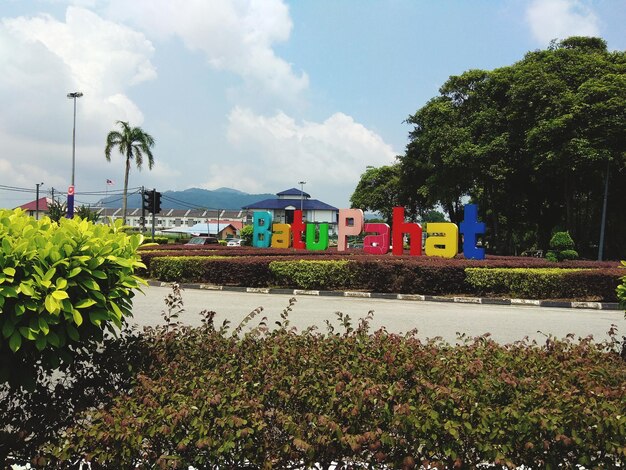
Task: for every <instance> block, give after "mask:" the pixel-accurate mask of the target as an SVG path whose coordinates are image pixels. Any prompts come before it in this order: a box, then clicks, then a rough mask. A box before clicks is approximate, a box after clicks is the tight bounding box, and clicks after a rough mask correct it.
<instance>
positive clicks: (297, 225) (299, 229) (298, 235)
mask: <svg viewBox="0 0 626 470" xmlns="http://www.w3.org/2000/svg"><path fill="white" fill-rule="evenodd" d="M305 230H306V227H305V224H304V223H303V222H302V211H301V210H295V211H293V223H292V224H291V233H292V234H293V243H292V246H293V247H294V248H295V249H296V250H304V249H306V243H305V241H304V240H302V234H303V233H304V231H305Z"/></svg>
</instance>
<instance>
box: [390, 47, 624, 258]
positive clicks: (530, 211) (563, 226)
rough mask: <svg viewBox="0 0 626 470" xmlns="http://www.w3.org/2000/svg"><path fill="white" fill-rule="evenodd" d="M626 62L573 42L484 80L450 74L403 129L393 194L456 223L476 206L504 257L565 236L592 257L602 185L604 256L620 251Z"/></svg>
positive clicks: (474, 74)
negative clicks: (406, 131) (470, 204)
mask: <svg viewBox="0 0 626 470" xmlns="http://www.w3.org/2000/svg"><path fill="white" fill-rule="evenodd" d="M625 82H626V53H625V52H622V51H617V52H608V51H607V47H606V43H605V42H604V41H603V40H602V39H599V38H587V37H572V38H569V39H565V40H563V41H561V42H553V43H552V44H551V45H550V47H549V48H548V49H546V50H540V51H533V52H529V53H527V54H526V55H525V56H524V58H523V59H522V60H520V61H519V62H517V63H515V64H513V65H511V66H508V67H503V68H500V69H496V70H492V71H484V70H470V71H468V72H465V73H463V74H462V75H460V76H453V77H450V78H449V79H448V81H447V82H446V83H445V84H444V85H443V86H442V87H441V89H440V93H439V95H438V96H437V97H435V98H433V99H431V100H430V101H429V102H428V103H427V104H426V105H425V106H424V107H422V108H421V109H419V110H418V111H417V112H416V113H415V114H414V115H413V116H410V117H409V118H408V119H407V122H408V123H409V124H412V125H413V126H414V128H413V130H412V132H411V133H410V142H409V144H408V145H407V149H406V153H405V155H403V156H401V157H399V160H400V178H399V179H400V184H401V186H402V189H401V191H400V192H401V193H405V194H407V195H408V200H411V199H414V200H420V199H421V203H422V204H424V205H426V206H428V205H431V206H432V205H440V206H441V207H442V208H443V209H444V210H445V211H446V212H447V214H448V216H449V218H450V220H452V221H453V222H457V221H458V219H459V217H461V216H462V214H461V213H460V206H461V202H465V201H467V200H468V199H471V200H473V201H474V202H477V203H478V204H479V206H480V208H481V211H482V213H481V216H482V218H483V220H484V221H485V222H486V223H487V230H488V238H489V240H490V246H491V248H492V249H493V248H494V247H495V251H497V252H500V253H514V252H515V251H519V250H523V249H527V248H531V247H532V246H534V247H536V248H544V249H545V248H547V246H548V243H549V240H550V236H551V234H552V232H553V231H555V230H557V231H560V230H568V231H569V232H570V233H571V234H572V236H573V238H574V240H575V241H576V242H577V245H578V247H577V248H578V250H579V252H581V253H583V254H586V255H587V256H594V254H593V251H594V250H596V249H597V246H598V239H599V237H598V236H599V227H600V216H601V212H602V202H603V193H604V188H605V184H604V183H605V182H606V177H607V175H609V176H610V181H611V185H610V188H609V193H608V210H607V226H608V227H610V231H607V243H606V246H607V252H610V253H611V256H618V255H619V253H623V252H624V250H626V220H625V219H624V217H623V215H622V214H620V211H621V207H620V204H619V201H623V200H624V199H625V197H626V171H624V168H625V167H626V148H625V146H626V144H625V142H626V139H624V135H626V118H625V113H626V91H625V87H624V83H625Z"/></svg>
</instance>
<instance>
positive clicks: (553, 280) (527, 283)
mask: <svg viewBox="0 0 626 470" xmlns="http://www.w3.org/2000/svg"><path fill="white" fill-rule="evenodd" d="M465 273H466V275H467V277H466V283H467V284H468V285H469V286H471V289H470V290H471V291H472V292H473V293H475V294H477V295H507V296H513V297H518V298H534V299H576V298H584V299H588V300H603V301H606V302H615V301H616V300H617V298H616V289H617V285H618V281H619V277H620V274H621V272H620V270H619V269H613V270H591V269H560V268H545V269H544V268H529V269H519V268H494V269H486V268H467V269H466V270H465Z"/></svg>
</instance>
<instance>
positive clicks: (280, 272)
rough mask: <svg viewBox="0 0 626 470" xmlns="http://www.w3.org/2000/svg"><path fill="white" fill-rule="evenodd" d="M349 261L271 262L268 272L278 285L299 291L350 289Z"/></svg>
mask: <svg viewBox="0 0 626 470" xmlns="http://www.w3.org/2000/svg"><path fill="white" fill-rule="evenodd" d="M349 263H350V261H347V260H335V261H309V260H297V261H272V262H271V263H270V271H271V272H272V274H273V276H274V277H275V279H276V282H277V283H278V285H281V286H290V287H297V288H300V289H338V288H349V287H352V283H351V282H350V280H351V276H350V269H349V267H350V266H349Z"/></svg>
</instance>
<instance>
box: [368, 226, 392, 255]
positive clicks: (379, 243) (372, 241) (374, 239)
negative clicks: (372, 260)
mask: <svg viewBox="0 0 626 470" xmlns="http://www.w3.org/2000/svg"><path fill="white" fill-rule="evenodd" d="M365 231H366V232H376V233H377V234H378V235H367V236H366V237H365V238H364V239H363V251H364V252H365V253H370V254H372V255H385V254H387V253H388V252H389V234H390V232H391V229H390V228H389V225H387V224H365Z"/></svg>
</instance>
